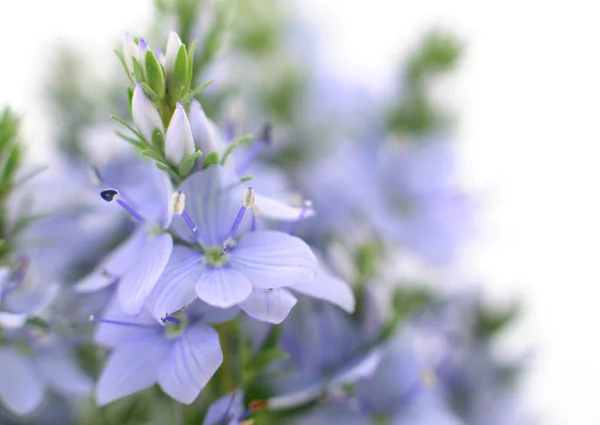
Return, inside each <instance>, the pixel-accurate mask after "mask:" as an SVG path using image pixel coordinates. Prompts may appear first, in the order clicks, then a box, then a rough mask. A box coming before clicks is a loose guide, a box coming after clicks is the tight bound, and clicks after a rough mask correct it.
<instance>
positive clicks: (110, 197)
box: [100, 189, 145, 222]
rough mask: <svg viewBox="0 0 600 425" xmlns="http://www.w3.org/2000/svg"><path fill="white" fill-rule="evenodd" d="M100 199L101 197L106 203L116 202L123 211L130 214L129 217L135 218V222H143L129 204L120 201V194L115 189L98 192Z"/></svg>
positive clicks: (142, 218)
mask: <svg viewBox="0 0 600 425" xmlns="http://www.w3.org/2000/svg"><path fill="white" fill-rule="evenodd" d="M100 197H102V199H104V200H105V201H106V202H110V203H112V202H116V203H117V204H119V205H120V206H121V207H123V209H124V210H125V211H127V212H128V213H129V214H131V216H133V218H135V219H136V220H138V221H141V222H144V221H145V220H144V217H142V216H141V214H140V213H138V212H137V211H136V210H135V209H133V208H132V207H131V206H130V205H129V204H127V202H125V201H123V200H122V199H121V194H120V193H119V191H118V190H117V189H105V190H103V191H102V192H100Z"/></svg>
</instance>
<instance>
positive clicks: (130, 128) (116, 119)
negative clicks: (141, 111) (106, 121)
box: [109, 115, 144, 140]
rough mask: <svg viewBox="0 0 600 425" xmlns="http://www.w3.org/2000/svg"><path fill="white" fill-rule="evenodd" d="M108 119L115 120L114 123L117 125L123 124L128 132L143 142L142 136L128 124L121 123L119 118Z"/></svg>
mask: <svg viewBox="0 0 600 425" xmlns="http://www.w3.org/2000/svg"><path fill="white" fill-rule="evenodd" d="M109 118H110V119H111V120H115V121H116V122H118V123H119V124H123V125H124V126H125V127H127V129H128V130H129V131H131V132H132V133H133V134H135V135H136V136H137V137H138V138H139V139H140V140H144V138H143V137H142V135H141V134H140V132H139V131H137V130H136V129H135V128H133V127H132V126H131V125H130V124H128V123H127V122H125V121H123V120H122V119H121V118H119V117H118V116H116V115H109Z"/></svg>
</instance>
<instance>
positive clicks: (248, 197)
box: [242, 187, 254, 208]
mask: <svg viewBox="0 0 600 425" xmlns="http://www.w3.org/2000/svg"><path fill="white" fill-rule="evenodd" d="M242 206H243V207H244V208H252V207H253V206H254V189H252V188H251V187H249V188H248V189H246V190H244V194H243V195H242Z"/></svg>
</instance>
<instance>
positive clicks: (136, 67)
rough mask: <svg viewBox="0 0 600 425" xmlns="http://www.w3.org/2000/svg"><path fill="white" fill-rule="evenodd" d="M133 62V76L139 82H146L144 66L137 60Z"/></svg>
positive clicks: (133, 59) (134, 59)
mask: <svg viewBox="0 0 600 425" xmlns="http://www.w3.org/2000/svg"><path fill="white" fill-rule="evenodd" d="M131 60H132V62H133V76H134V77H135V79H136V80H137V81H144V80H145V78H144V70H143V69H142V65H140V63H139V62H138V60H137V59H136V58H133V57H132V58H131Z"/></svg>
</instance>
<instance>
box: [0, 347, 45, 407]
mask: <svg viewBox="0 0 600 425" xmlns="http://www.w3.org/2000/svg"><path fill="white" fill-rule="evenodd" d="M44 392H45V387H44V381H43V380H42V378H41V377H40V376H39V375H38V374H37V372H36V370H35V367H34V365H33V363H32V362H31V360H30V359H28V358H27V357H25V356H23V355H22V354H21V353H19V352H18V351H17V350H15V349H13V348H2V349H0V400H1V401H2V404H3V405H4V406H6V407H7V408H8V410H10V411H11V412H13V413H16V414H17V415H25V414H27V413H30V412H32V411H33V410H34V409H35V408H36V407H38V406H39V405H40V403H41V402H42V400H43V398H44Z"/></svg>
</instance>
